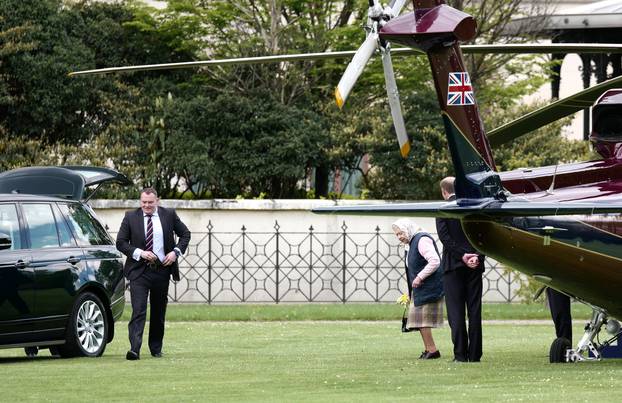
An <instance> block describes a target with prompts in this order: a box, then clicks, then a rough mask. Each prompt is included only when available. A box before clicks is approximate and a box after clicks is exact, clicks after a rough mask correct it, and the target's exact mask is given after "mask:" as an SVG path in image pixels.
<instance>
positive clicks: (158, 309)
mask: <svg viewBox="0 0 622 403" xmlns="http://www.w3.org/2000/svg"><path fill="white" fill-rule="evenodd" d="M158 203H159V199H158V194H157V193H156V191H155V189H153V188H145V189H143V190H142V192H141V193H140V208H138V209H136V210H131V211H128V212H126V213H125V217H123V222H121V228H120V229H119V233H118V235H117V249H118V250H119V251H121V253H123V254H124V255H125V256H127V259H126V260H125V266H124V268H123V273H124V274H125V278H127V279H128V281H129V283H130V297H131V301H132V318H131V319H130V323H129V325H128V328H129V338H130V351H128V352H127V355H126V358H127V359H128V360H138V359H139V358H140V347H141V345H142V341H143V331H144V329H145V320H146V317H147V297H148V296H149V294H151V296H150V298H149V300H150V307H151V314H150V317H149V350H150V351H151V355H152V356H153V357H161V356H162V340H163V338H164V317H165V314H166V304H167V301H168V285H169V279H170V277H171V275H172V276H173V280H175V281H179V266H178V264H177V259H178V258H179V256H181V255H182V254H183V253H184V252H185V251H186V248H187V247H188V243H189V242H190V231H189V230H188V227H186V226H185V225H184V223H183V222H181V220H180V219H179V217H178V216H177V213H176V212H175V210H172V209H167V208H164V207H159V206H158ZM174 235H177V237H178V238H179V240H178V242H177V244H175V238H174Z"/></svg>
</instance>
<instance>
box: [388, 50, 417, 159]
mask: <svg viewBox="0 0 622 403" xmlns="http://www.w3.org/2000/svg"><path fill="white" fill-rule="evenodd" d="M381 53H382V67H383V70H384V80H385V85H386V88H387V97H388V98H389V107H390V109H391V116H392V117H393V126H394V127H395V133H396V134H397V141H398V142H399V145H400V154H401V155H402V157H403V158H406V157H408V153H409V152H410V141H409V140H408V134H406V126H405V125H404V115H403V114H402V106H401V104H400V96H399V93H398V91H397V83H396V82H395V73H394V72H393V62H392V61H391V51H390V49H389V48H388V47H387V48H385V49H381Z"/></svg>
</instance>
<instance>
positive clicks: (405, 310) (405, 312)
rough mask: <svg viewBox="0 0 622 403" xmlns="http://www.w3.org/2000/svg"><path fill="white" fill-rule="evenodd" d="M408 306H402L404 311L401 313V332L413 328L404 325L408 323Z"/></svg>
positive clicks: (410, 330) (406, 331)
mask: <svg viewBox="0 0 622 403" xmlns="http://www.w3.org/2000/svg"><path fill="white" fill-rule="evenodd" d="M407 312H408V307H406V308H404V313H403V314H402V333H408V332H412V331H413V329H409V328H408V327H406V325H407V324H408V313H407Z"/></svg>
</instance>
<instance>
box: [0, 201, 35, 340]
mask: <svg viewBox="0 0 622 403" xmlns="http://www.w3.org/2000/svg"><path fill="white" fill-rule="evenodd" d="M23 245H24V239H23V232H22V231H21V229H20V220H19V214H18V209H17V205H16V204H15V203H1V204H0V343H2V344H8V343H17V342H19V340H21V336H22V334H23V333H25V332H29V331H30V330H31V327H32V319H33V315H34V311H35V308H34V307H35V281H34V278H35V276H34V269H33V268H32V267H31V256H30V251H29V250H27V249H25V248H23Z"/></svg>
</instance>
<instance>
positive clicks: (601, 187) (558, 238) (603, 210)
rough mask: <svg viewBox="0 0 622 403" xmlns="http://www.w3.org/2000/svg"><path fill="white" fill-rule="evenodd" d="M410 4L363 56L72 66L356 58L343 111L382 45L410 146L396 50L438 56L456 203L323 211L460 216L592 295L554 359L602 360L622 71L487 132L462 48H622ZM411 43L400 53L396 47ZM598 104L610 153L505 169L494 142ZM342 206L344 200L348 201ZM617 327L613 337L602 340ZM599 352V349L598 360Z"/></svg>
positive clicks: (621, 166)
mask: <svg viewBox="0 0 622 403" xmlns="http://www.w3.org/2000/svg"><path fill="white" fill-rule="evenodd" d="M405 3H406V0H393V1H392V2H391V3H390V5H389V6H385V7H382V6H381V5H380V3H379V2H378V1H377V0H369V5H370V7H369V12H368V21H367V26H366V30H367V38H366V40H365V42H364V43H363V45H362V46H361V47H360V48H359V49H358V50H357V51H356V52H328V53H316V54H297V55H296V54H295V55H279V56H265V57H252V58H241V59H226V60H207V61H195V62H186V63H168V64H153V65H144V66H125V67H111V68H103V69H96V70H88V71H81V72H75V73H71V75H74V76H78V75H83V74H100V73H112V72H123V71H141V70H154V69H172V68H188V67H199V66H210V65H227V64H249V63H266V62H283V61H296V60H310V59H311V60H313V59H326V58H336V57H353V58H352V61H351V63H350V64H349V65H348V67H347V69H346V72H345V73H344V76H343V78H342V79H341V81H340V82H339V85H338V86H337V89H336V91H335V95H336V99H337V104H338V105H339V106H340V107H341V106H343V104H344V102H345V101H346V99H347V96H348V94H349V92H350V90H351V89H352V87H353V86H354V84H355V82H356V80H357V78H358V77H359V76H360V74H361V73H362V71H363V68H364V67H365V65H366V63H367V61H368V60H369V59H370V58H371V57H372V55H373V54H374V53H376V52H377V51H379V52H380V54H381V56H382V61H383V68H384V72H385V78H386V87H387V94H388V97H389V105H390V107H391V114H392V117H393V121H394V125H395V129H396V133H397V136H398V141H399V144H400V151H401V153H402V155H403V156H406V155H407V154H408V152H409V149H410V143H409V141H408V137H407V135H406V130H405V127H404V123H403V118H402V112H401V107H400V103H399V95H398V91H397V86H396V83H395V77H394V75H393V67H392V62H391V53H393V54H426V55H427V57H428V59H429V61H430V66H431V70H432V75H433V79H434V83H435V87H436V92H437V95H438V101H439V105H440V108H441V115H442V119H443V122H444V126H445V131H446V135H447V140H448V145H449V151H450V153H451V158H452V161H453V165H454V169H455V176H456V201H454V202H424V203H401V204H399V203H391V204H385V205H372V206H339V205H336V206H334V207H325V208H318V209H315V210H314V212H316V213H321V214H355V215H398V216H417V217H439V216H440V217H453V218H458V219H460V220H461V222H462V226H463V228H464V230H465V233H466V234H467V236H468V237H469V239H470V240H471V242H472V244H473V245H474V246H475V247H476V248H477V249H478V250H479V251H480V252H482V253H484V254H486V255H487V256H490V257H492V258H494V259H496V260H497V261H499V262H501V263H503V264H505V265H507V266H509V267H512V268H514V269H517V270H519V271H521V272H523V273H525V274H528V275H530V276H533V277H534V278H536V279H537V280H539V281H541V282H542V283H544V284H546V285H547V286H550V287H552V288H555V289H557V290H559V291H561V292H563V293H565V294H567V295H570V296H572V297H573V298H576V299H577V300H579V301H582V302H584V303H586V304H588V305H589V306H591V307H592V309H593V315H592V318H591V320H590V322H589V323H588V324H587V326H586V330H585V334H584V335H583V337H582V338H581V340H580V341H579V343H578V345H577V346H576V347H575V348H572V346H570V344H569V342H568V341H567V340H565V339H556V340H555V341H554V342H553V345H552V346H551V347H552V348H551V356H550V357H551V361H554V362H576V361H583V360H593V359H596V360H599V359H601V357H602V354H601V351H602V349H603V348H604V347H606V346H607V345H609V344H611V343H613V342H614V341H615V340H617V339H619V338H620V336H621V335H622V332H621V331H620V324H619V322H618V321H616V320H615V319H612V318H611V317H617V318H622V298H621V297H620V294H619V293H620V291H621V290H622V215H621V213H622V90H619V89H615V88H616V87H618V86H620V87H622V77H618V78H615V79H611V80H609V81H606V82H603V83H601V84H599V85H597V86H594V87H591V88H589V89H587V90H584V91H582V92H580V93H578V94H575V95H573V96H571V97H568V98H565V99H562V100H559V101H557V102H555V103H553V104H551V105H549V106H547V107H544V108H542V109H540V110H537V111H535V112H532V113H530V114H528V115H526V116H523V117H521V118H519V119H517V120H515V121H514V122H510V123H508V124H506V125H504V126H502V127H500V128H498V129H495V130H492V131H490V132H489V133H488V136H487V135H486V133H485V131H484V129H483V124H482V120H481V117H480V114H479V110H478V107H477V103H476V99H475V96H474V92H473V88H472V85H471V82H470V79H469V74H468V71H467V70H466V68H465V65H464V62H463V59H462V51H465V52H473V53H483V52H505V53H554V52H577V53H603V52H617V53H620V52H622V46H620V45H607V44H598V45H593V44H550V45H538V44H536V45H532V44H523V45H465V46H462V47H461V46H460V45H459V43H460V42H464V41H469V40H471V39H473V37H474V35H475V27H476V23H475V21H474V19H473V18H472V17H471V16H470V15H468V14H465V13H463V12H461V11H459V10H456V9H453V8H451V7H449V6H447V5H445V4H444V1H443V0H414V1H413V6H414V12H411V13H409V14H405V15H402V16H399V14H400V11H401V10H402V8H403V6H404V5H405ZM391 42H397V43H400V44H403V45H406V46H408V48H400V49H394V50H391V47H390V43H391ZM594 100H596V102H595V104H594V107H593V108H592V113H593V133H592V135H591V137H590V139H591V141H592V142H593V144H594V147H595V149H596V150H597V151H598V152H599V153H600V155H601V156H602V159H600V160H596V161H588V162H580V163H572V164H561V165H555V166H547V167H540V168H530V169H519V170H515V171H510V172H497V171H496V168H495V163H494V159H493V155H492V151H491V145H496V144H501V143H504V142H507V141H510V140H512V139H514V138H516V137H519V136H521V135H523V134H525V133H527V132H530V131H532V130H534V129H536V128H539V127H541V126H544V125H546V124H548V123H550V122H553V121H555V120H557V119H559V118H561V117H564V116H567V115H570V114H572V113H574V112H577V111H579V110H582V109H584V108H586V107H589V106H590V105H591V104H592V103H593V102H594ZM337 203H338V202H337ZM603 326H606V328H607V330H608V331H609V333H611V334H612V337H611V338H610V339H609V340H607V341H605V342H602V343H601V342H599V341H598V339H597V336H598V335H599V333H600V331H601V329H602V328H603ZM588 353H589V356H588Z"/></svg>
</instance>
